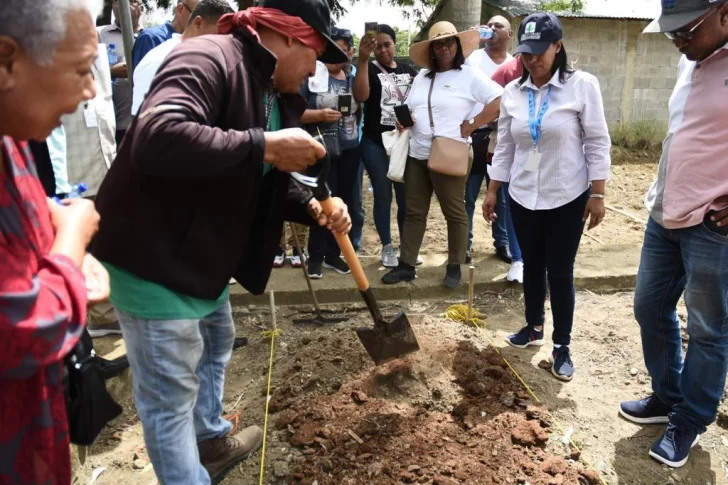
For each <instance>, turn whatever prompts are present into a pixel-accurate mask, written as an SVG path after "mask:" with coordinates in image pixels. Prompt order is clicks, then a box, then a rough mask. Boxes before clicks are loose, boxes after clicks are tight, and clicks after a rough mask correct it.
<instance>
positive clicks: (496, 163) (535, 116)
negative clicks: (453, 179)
mask: <svg viewBox="0 0 728 485" xmlns="http://www.w3.org/2000/svg"><path fill="white" fill-rule="evenodd" d="M561 37H562V28H561V22H559V19H558V18H556V16H554V15H553V14H548V13H537V14H533V15H530V16H528V17H526V18H525V19H524V20H523V22H522V23H521V26H520V28H519V31H518V39H519V42H520V44H519V47H518V49H517V50H516V52H517V53H518V54H521V59H522V61H523V65H524V67H525V71H524V74H523V76H522V77H521V79H520V80H518V81H514V82H512V83H511V84H509V85H508V86H507V87H506V89H505V91H504V93H503V99H502V104H501V115H500V119H499V122H498V145H497V147H496V150H495V155H494V157H493V165H492V167H491V169H490V178H491V182H490V186H489V187H488V195H487V197H486V200H485V202H484V203H483V216H484V217H485V218H486V220H489V221H493V220H495V217H496V216H495V213H494V208H495V204H496V201H497V199H496V198H497V193H498V188H499V187H500V186H501V184H503V183H509V194H510V199H511V202H510V204H511V212H512V215H513V224H514V227H515V229H516V235H517V236H518V242H519V243H520V245H521V251H522V253H523V260H524V281H523V290H524V297H525V304H526V326H525V327H523V328H522V329H521V330H520V331H518V332H517V333H514V334H512V335H509V336H508V337H507V339H506V340H507V342H508V343H509V344H511V345H512V346H514V347H518V348H526V347H528V346H530V345H543V344H544V328H543V326H544V320H545V315H544V301H545V299H546V283H547V281H548V287H549V292H550V295H551V309H552V314H553V320H554V332H553V341H554V350H553V353H552V356H551V361H552V365H551V372H552V374H553V375H554V376H556V377H557V378H559V379H561V380H565V381H569V380H571V378H572V377H573V375H574V364H573V362H572V360H571V354H570V352H569V345H570V343H571V329H572V325H573V320H574V303H575V295H574V261H575V259H576V253H577V250H578V248H579V242H580V241H581V235H582V232H583V230H584V224H585V222H586V221H587V219H588V220H589V229H592V228H594V227H596V226H597V225H598V224H599V223H600V222H601V221H602V219H603V217H604V193H605V186H606V180H607V179H608V178H609V168H610V165H611V161H610V155H609V149H610V147H611V140H610V138H609V131H608V129H607V122H606V119H605V117H604V107H603V104H602V96H601V92H600V90H599V81H597V79H596V78H595V77H594V76H592V75H591V74H588V73H586V72H583V71H574V70H573V69H571V68H570V67H569V65H568V61H567V57H566V51H565V50H564V45H563V42H562V41H561Z"/></svg>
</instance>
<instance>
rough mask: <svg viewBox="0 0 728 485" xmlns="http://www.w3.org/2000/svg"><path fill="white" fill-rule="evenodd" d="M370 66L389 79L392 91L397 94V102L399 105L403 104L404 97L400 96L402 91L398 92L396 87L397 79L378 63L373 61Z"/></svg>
mask: <svg viewBox="0 0 728 485" xmlns="http://www.w3.org/2000/svg"><path fill="white" fill-rule="evenodd" d="M372 64H374V65H375V66H377V68H378V69H379V70H380V71H382V74H384V75H385V76H386V77H387V78H389V82H390V83H392V86H394V90H395V92H396V93H397V99H398V100H399V102H400V104H403V103H404V101H405V99H404V95H403V94H402V91H400V90H399V86H397V78H396V77H395V76H393V75H392V74H391V73H389V72H387V71H385V70H384V68H383V67H382V65H381V64H379V62H378V61H373V62H372Z"/></svg>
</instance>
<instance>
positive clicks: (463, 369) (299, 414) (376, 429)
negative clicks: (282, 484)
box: [275, 338, 589, 485]
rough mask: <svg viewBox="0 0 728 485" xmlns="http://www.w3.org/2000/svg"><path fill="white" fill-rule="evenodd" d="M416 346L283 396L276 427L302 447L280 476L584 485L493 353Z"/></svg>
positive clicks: (292, 479)
mask: <svg viewBox="0 0 728 485" xmlns="http://www.w3.org/2000/svg"><path fill="white" fill-rule="evenodd" d="M420 343H421V345H422V346H423V352H419V353H417V354H414V355H411V356H409V357H408V358H406V359H403V360H400V361H397V362H393V363H390V364H388V365H385V366H381V367H378V368H373V367H371V366H363V370H362V371H361V372H360V373H359V374H358V375H352V376H351V378H349V379H346V382H347V383H346V384H345V385H343V386H341V388H340V389H339V390H337V391H336V392H332V393H327V394H324V395H313V394H309V395H308V396H307V397H306V398H304V399H297V400H291V401H290V402H289V403H288V406H287V409H286V411H284V412H282V413H280V414H279V415H278V416H277V417H276V421H275V424H276V428H277V429H280V430H286V431H282V432H284V433H288V442H289V443H290V445H291V446H294V447H296V448H298V449H300V451H301V455H300V456H299V457H298V458H297V459H295V460H294V461H293V463H291V468H290V469H291V475H290V476H289V479H288V481H289V483H293V484H299V483H305V484H311V483H313V482H314V480H315V481H317V482H318V483H319V485H326V484H331V485H334V484H335V485H347V484H351V485H354V484H356V485H359V484H363V483H366V484H382V485H385V484H396V483H428V484H460V483H468V484H481V483H482V484H491V483H494V484H497V483H525V482H526V481H528V482H529V483H534V484H535V483H543V484H554V485H558V484H562V483H563V484H577V483H589V479H588V478H587V477H589V475H585V474H584V471H583V469H582V467H581V465H580V464H578V463H575V462H574V461H573V460H567V459H565V458H566V457H560V456H559V457H557V456H553V455H551V454H549V453H548V452H547V451H545V444H546V441H547V440H548V438H549V432H550V423H549V422H548V419H546V417H545V413H544V412H543V411H542V410H541V409H539V408H537V407H534V406H532V405H531V404H532V403H531V402H530V400H529V398H528V396H527V395H526V394H525V393H524V392H523V391H522V387H521V385H520V383H519V382H518V381H517V379H516V378H515V377H514V376H513V374H512V373H511V372H510V370H509V369H508V368H507V366H506V365H505V364H504V362H503V360H502V359H501V357H500V356H499V355H498V354H497V353H495V352H494V351H492V350H490V349H487V350H482V349H479V348H477V347H476V346H475V345H474V344H473V343H472V342H469V341H462V342H458V343H457V344H456V345H452V344H449V346H448V344H445V343H443V344H438V343H437V342H433V341H428V340H427V339H426V338H425V339H421V342H420ZM428 347H429V348H428ZM349 358H351V356H349ZM355 367H356V366H354V367H352V368H351V369H350V370H351V371H352V372H354V371H355V369H354V368H355ZM324 375H326V373H325V372H324ZM299 397H300V394H299ZM519 480H520V481H519Z"/></svg>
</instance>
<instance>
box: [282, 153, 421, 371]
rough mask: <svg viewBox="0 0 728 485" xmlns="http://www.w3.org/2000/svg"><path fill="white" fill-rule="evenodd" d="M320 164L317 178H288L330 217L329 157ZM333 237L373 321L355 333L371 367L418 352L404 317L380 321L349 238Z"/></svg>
mask: <svg viewBox="0 0 728 485" xmlns="http://www.w3.org/2000/svg"><path fill="white" fill-rule="evenodd" d="M319 163H320V164H321V171H320V172H319V174H318V176H317V177H310V176H307V175H303V174H300V173H292V174H291V176H292V177H293V178H294V180H296V181H297V182H299V183H300V184H302V185H305V186H307V187H310V188H311V190H312V192H313V195H314V197H316V200H318V201H319V203H320V204H321V209H322V211H323V213H324V214H326V215H327V216H330V215H331V214H333V212H334V210H335V206H334V201H333V200H331V192H329V188H328V186H327V185H326V178H327V175H328V172H329V166H330V163H331V161H330V160H329V157H328V153H327V154H326V157H325V159H324V160H322V161H321V162H319ZM334 237H335V238H336V242H337V243H338V245H339V248H340V249H341V252H342V254H343V256H344V260H345V261H346V264H348V265H349V268H350V269H351V272H352V274H353V275H354V280H355V281H356V286H357V287H358V288H359V292H360V293H361V296H362V298H363V299H364V302H365V303H366V305H367V308H368V309H369V313H370V314H371V315H372V319H373V320H374V327H362V328H357V329H356V334H357V336H358V337H359V340H360V341H361V343H362V345H363V346H364V348H365V349H366V351H367V352H368V353H369V356H370V357H371V358H372V360H373V361H374V363H375V364H376V365H381V364H384V363H385V362H389V361H390V360H394V359H397V358H399V357H402V356H403V355H406V354H409V353H412V352H417V351H418V350H420V346H419V344H418V343H417V337H415V333H414V331H413V330H412V326H411V325H410V322H409V320H408V319H407V315H405V314H404V313H403V312H399V313H398V314H397V316H395V317H394V319H393V320H392V321H391V322H387V321H386V320H384V318H382V313H381V312H380V311H379V305H378V304H377V300H376V299H375V298H374V293H372V289H371V287H370V286H369V281H368V280H367V277H366V274H364V270H363V269H362V267H361V263H360V262H359V258H357V256H356V252H355V251H354V246H352V245H351V240H350V239H349V236H347V235H345V234H337V233H335V234H334Z"/></svg>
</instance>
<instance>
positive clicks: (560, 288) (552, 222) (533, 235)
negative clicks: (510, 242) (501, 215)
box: [510, 190, 590, 345]
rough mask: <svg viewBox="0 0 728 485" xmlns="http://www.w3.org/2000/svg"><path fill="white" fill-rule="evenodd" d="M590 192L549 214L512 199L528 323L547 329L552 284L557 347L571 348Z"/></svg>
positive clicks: (511, 207) (554, 335) (552, 309)
mask: <svg viewBox="0 0 728 485" xmlns="http://www.w3.org/2000/svg"><path fill="white" fill-rule="evenodd" d="M589 192H590V191H589V190H587V191H586V192H584V193H583V194H581V195H580V196H579V197H577V198H576V199H575V200H573V201H572V202H569V203H568V204H566V205H564V206H561V207H557V208H555V209H550V210H529V209H526V208H525V207H523V206H521V205H520V204H518V202H516V201H515V200H513V199H511V204H510V209H511V212H512V213H513V226H514V227H515V229H516V235H517V236H518V242H519V243H520V245H521V251H522V252H523V296H524V300H525V303H526V323H527V324H528V325H529V326H531V327H539V326H541V325H543V324H544V322H545V319H546V316H545V311H544V303H545V301H546V281H547V279H548V287H549V290H550V294H551V312H552V314H553V317H554V333H553V341H554V344H557V345H569V344H570V343H571V328H572V327H573V325H574V306H575V303H576V297H575V290H574V262H575V261H576V253H577V251H578V249H579V243H580V242H581V235H582V232H583V231H584V210H585V209H586V203H587V201H588V200H589ZM547 275H548V278H547Z"/></svg>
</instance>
